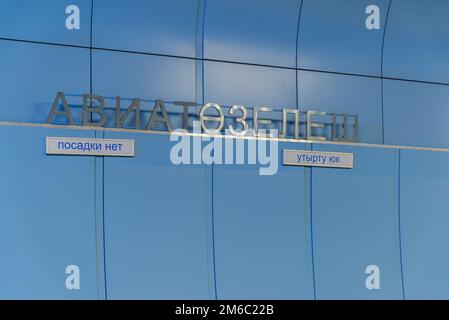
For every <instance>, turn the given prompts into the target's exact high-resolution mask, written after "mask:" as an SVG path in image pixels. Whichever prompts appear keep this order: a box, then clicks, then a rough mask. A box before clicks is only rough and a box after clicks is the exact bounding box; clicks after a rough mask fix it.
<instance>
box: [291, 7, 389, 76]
mask: <svg viewBox="0 0 449 320" xmlns="http://www.w3.org/2000/svg"><path fill="white" fill-rule="evenodd" d="M369 5H376V6H377V7H378V8H379V10H380V28H379V29H370V30H368V29H367V28H366V27H365V21H366V19H367V18H368V16H369V15H368V14H366V13H365V11H366V8H367V7H368V6H369ZM388 5H389V0H376V1H369V0H362V1H361V0H344V1H335V0H304V3H303V6H302V12H301V20H300V27H299V39H298V66H299V68H303V69H311V70H322V71H333V72H345V73H353V74H364V75H373V76H380V74H381V51H382V38H383V33H384V28H385V20H386V16H387V11H388Z"/></svg>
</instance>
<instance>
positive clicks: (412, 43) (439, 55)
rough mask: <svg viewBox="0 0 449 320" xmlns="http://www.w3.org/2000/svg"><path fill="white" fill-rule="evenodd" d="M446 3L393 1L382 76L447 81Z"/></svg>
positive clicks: (442, 0)
mask: <svg viewBox="0 0 449 320" xmlns="http://www.w3.org/2000/svg"><path fill="white" fill-rule="evenodd" d="M448 11H449V2H447V1H445V0H432V1H424V0H393V2H392V5H391V12H390V18H389V21H388V27H387V32H386V35H385V48H384V76H387V77H394V78H405V79H413V80H421V81H434V82H443V83H449V61H448V59H447V57H448V55H449V20H448V18H447V13H448Z"/></svg>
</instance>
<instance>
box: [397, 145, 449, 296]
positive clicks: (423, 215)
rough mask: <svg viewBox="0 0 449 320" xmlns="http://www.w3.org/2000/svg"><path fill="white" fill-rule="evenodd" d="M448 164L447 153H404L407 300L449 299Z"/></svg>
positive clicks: (402, 197) (403, 180)
mask: <svg viewBox="0 0 449 320" xmlns="http://www.w3.org/2000/svg"><path fill="white" fill-rule="evenodd" d="M448 163H449V154H448V153H447V152H428V151H415V150H404V151H401V179H400V183H401V198H400V201H401V222H402V224H401V228H402V231H401V234H402V244H403V245H402V248H403V266H404V288H405V297H406V298H407V299H449V278H448V277H447V276H446V274H447V270H448V268H449V254H448V253H447V243H449V235H448V232H447V230H448V228H449V216H448V208H449V199H448V196H447V190H448V188H449V183H448V181H449V166H448V165H447V164H448ZM436 164H438V165H436Z"/></svg>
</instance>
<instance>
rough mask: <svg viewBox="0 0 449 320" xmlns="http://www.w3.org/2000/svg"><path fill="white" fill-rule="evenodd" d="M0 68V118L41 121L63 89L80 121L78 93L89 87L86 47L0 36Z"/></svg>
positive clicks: (45, 118) (87, 90)
mask: <svg viewBox="0 0 449 320" xmlns="http://www.w3.org/2000/svg"><path fill="white" fill-rule="evenodd" d="M0 69H1V70H2V72H1V73H0V95H1V97H2V104H1V106H0V121H19V122H37V123H45V122H46V121H47V116H48V113H49V111H50V109H51V105H52V103H53V101H54V99H55V97H56V93H57V92H58V91H64V92H65V93H66V95H67V100H68V103H69V104H70V105H71V106H72V107H73V108H72V113H73V117H74V118H75V119H78V123H79V124H80V123H81V112H80V110H81V105H82V98H81V95H82V94H84V93H89V90H90V89H89V50H88V49H80V48H68V47H59V46H47V45H42V44H31V43H21V42H14V41H5V40H0ZM56 121H57V122H59V123H67V121H66V119H65V117H62V118H57V119H56Z"/></svg>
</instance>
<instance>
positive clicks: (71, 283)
mask: <svg viewBox="0 0 449 320" xmlns="http://www.w3.org/2000/svg"><path fill="white" fill-rule="evenodd" d="M65 273H66V274H68V275H69V276H68V277H67V278H66V280H65V287H66V288H67V289H68V290H73V289H75V290H79V289H80V268H78V266H76V265H70V266H67V268H65Z"/></svg>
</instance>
